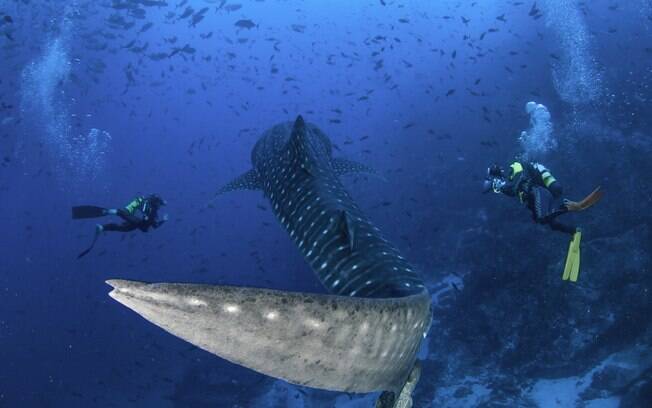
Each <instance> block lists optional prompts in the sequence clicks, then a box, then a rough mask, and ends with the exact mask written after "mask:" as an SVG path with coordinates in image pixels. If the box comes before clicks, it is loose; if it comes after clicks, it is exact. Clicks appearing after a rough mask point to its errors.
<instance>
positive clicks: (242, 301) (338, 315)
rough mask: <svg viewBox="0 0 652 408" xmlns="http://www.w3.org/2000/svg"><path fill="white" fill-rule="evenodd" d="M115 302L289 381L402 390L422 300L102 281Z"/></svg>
mask: <svg viewBox="0 0 652 408" xmlns="http://www.w3.org/2000/svg"><path fill="white" fill-rule="evenodd" d="M107 283H108V284H109V285H111V286H112V287H113V290H112V291H111V293H110V294H109V295H110V296H111V297H112V298H113V299H115V300H117V301H118V302H120V303H122V304H123V305H125V306H127V307H128V308H130V309H132V310H133V311H135V312H136V313H138V314H140V315H141V316H142V317H144V318H145V319H147V320H149V321H150V322H152V323H154V324H156V325H157V326H160V327H161V328H163V329H164V330H166V331H168V332H170V333H171V334H173V335H175V336H178V337H180V338H182V339H184V340H186V341H188V342H190V343H192V344H194V345H196V346H198V347H200V348H202V349H204V350H207V351H209V352H211V353H213V354H216V355H218V356H220V357H222V358H224V359H226V360H229V361H231V362H233V363H236V364H240V365H242V366H245V367H248V368H251V369H253V370H256V371H258V372H260V373H263V374H266V375H269V376H272V377H275V378H281V379H284V380H286V381H289V382H291V383H294V384H299V385H305V386H310V387H316V388H323V389H328V390H333V391H345V392H372V391H381V390H393V391H400V389H401V387H402V385H403V384H404V383H405V381H406V379H407V378H408V375H409V374H410V371H411V370H412V367H413V365H414V361H415V359H416V353H417V350H418V348H419V345H420V343H421V340H422V337H423V333H424V331H425V330H427V326H428V324H429V321H430V311H429V308H430V297H429V296H428V295H427V293H426V292H425V291H424V292H423V293H420V294H418V295H413V296H406V297H402V298H391V299H366V298H356V297H349V296H333V295H325V294H308V293H294V292H282V291H276V290H271V289H258V288H245V287H232V286H213V285H196V284H181V283H152V284H148V283H144V282H135V281H127V280H109V281H107Z"/></svg>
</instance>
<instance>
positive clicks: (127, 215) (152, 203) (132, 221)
mask: <svg viewBox="0 0 652 408" xmlns="http://www.w3.org/2000/svg"><path fill="white" fill-rule="evenodd" d="M166 204H167V202H166V201H165V200H164V199H162V198H161V197H160V196H158V195H157V194H150V195H148V196H146V197H145V196H139V197H136V198H134V199H133V200H131V202H130V203H129V204H127V205H126V206H125V207H124V208H104V207H97V206H94V205H80V206H76V207H72V218H73V219H83V218H98V217H104V216H107V215H117V216H118V217H120V218H121V219H122V220H123V223H121V224H115V223H108V224H97V225H96V226H95V237H94V238H93V242H92V243H91V246H90V247H88V248H87V249H86V250H84V251H83V252H81V253H80V254H79V255H78V256H77V259H79V258H81V257H83V256H85V255H86V254H87V253H89V252H90V251H91V249H93V247H94V246H95V242H97V238H98V237H99V236H100V234H101V233H102V232H104V231H118V232H130V231H134V230H136V229H139V230H141V231H142V232H147V231H148V230H149V229H150V228H158V227H160V226H161V225H163V223H165V221H167V220H168V215H167V214H165V215H163V217H162V218H161V219H159V215H158V211H159V209H160V208H161V207H162V206H164V205H166Z"/></svg>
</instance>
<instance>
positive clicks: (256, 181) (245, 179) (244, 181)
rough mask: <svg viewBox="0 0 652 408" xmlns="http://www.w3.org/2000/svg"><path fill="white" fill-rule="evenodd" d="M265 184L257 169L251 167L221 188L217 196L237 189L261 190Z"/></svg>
mask: <svg viewBox="0 0 652 408" xmlns="http://www.w3.org/2000/svg"><path fill="white" fill-rule="evenodd" d="M262 187H263V185H262V183H261V181H260V178H259V177H258V173H256V170H254V169H251V170H249V171H248V172H246V173H244V174H243V175H241V176H238V177H236V178H234V179H233V180H231V181H230V182H228V183H227V184H226V185H225V186H223V187H222V188H220V189H219V190H218V191H217V193H216V194H215V195H216V196H219V195H222V194H224V193H228V192H230V191H236V190H260V189H262Z"/></svg>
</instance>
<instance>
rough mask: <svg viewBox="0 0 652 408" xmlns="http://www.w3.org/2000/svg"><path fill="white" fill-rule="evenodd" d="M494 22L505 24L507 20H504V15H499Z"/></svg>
mask: <svg viewBox="0 0 652 408" xmlns="http://www.w3.org/2000/svg"><path fill="white" fill-rule="evenodd" d="M496 20H498V21H502V22H503V23H504V22H506V21H507V20H506V19H505V14H501V15H499V16H498V17H496Z"/></svg>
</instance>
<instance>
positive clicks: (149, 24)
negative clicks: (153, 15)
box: [138, 23, 154, 34]
mask: <svg viewBox="0 0 652 408" xmlns="http://www.w3.org/2000/svg"><path fill="white" fill-rule="evenodd" d="M153 25H154V23H146V24H145V25H143V26H142V27H141V28H140V31H138V34H140V33H144V32H145V31H147V30H149V29H150V28H152V26H153Z"/></svg>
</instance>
